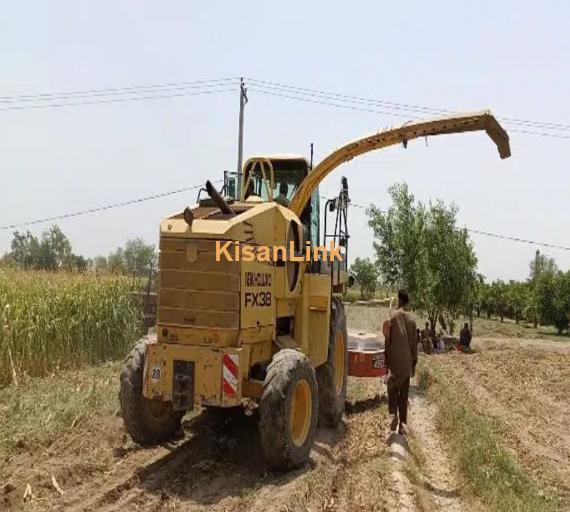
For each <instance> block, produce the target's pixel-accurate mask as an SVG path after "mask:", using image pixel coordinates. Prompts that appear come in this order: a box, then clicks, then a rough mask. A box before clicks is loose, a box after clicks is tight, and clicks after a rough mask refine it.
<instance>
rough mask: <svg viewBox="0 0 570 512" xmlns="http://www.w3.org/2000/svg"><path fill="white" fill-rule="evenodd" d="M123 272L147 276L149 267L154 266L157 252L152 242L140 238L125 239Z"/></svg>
mask: <svg viewBox="0 0 570 512" xmlns="http://www.w3.org/2000/svg"><path fill="white" fill-rule="evenodd" d="M123 261H124V266H125V273H127V274H131V275H135V276H139V277H142V276H148V274H149V269H150V268H155V267H156V262H157V254H156V250H155V248H154V245H152V244H146V243H145V241H144V240H143V239H142V238H135V239H133V240H127V243H126V245H125V249H124V251H123Z"/></svg>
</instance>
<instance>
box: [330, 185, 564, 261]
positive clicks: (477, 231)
mask: <svg viewBox="0 0 570 512" xmlns="http://www.w3.org/2000/svg"><path fill="white" fill-rule="evenodd" d="M320 197H321V199H329V198H328V197H325V196H322V195H321V196H320ZM349 206H354V207H355V208H361V209H364V210H368V209H369V208H370V206H364V205H362V204H356V203H353V202H352V201H351V202H350V203H349ZM380 211H381V212H382V213H385V212H384V211H382V210H380ZM465 229H466V230H467V231H469V232H470V233H474V234H476V235H482V236H488V237H491V238H498V239H501V240H509V241H511V242H518V243H523V244H530V245H537V246H540V247H548V248H549V249H559V250H561V251H570V247H568V246H565V245H557V244H553V243H550V242H537V241H536V240H529V239H526V238H521V237H516V236H510V235H502V234H499V233H491V232H489V231H481V230H480V229H474V228H469V227H467V226H465Z"/></svg>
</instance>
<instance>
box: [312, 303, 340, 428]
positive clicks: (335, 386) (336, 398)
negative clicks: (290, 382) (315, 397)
mask: <svg viewBox="0 0 570 512" xmlns="http://www.w3.org/2000/svg"><path fill="white" fill-rule="evenodd" d="M316 374H317V382H318V385H319V420H320V423H321V424H323V425H326V426H328V427H336V426H338V425H339V423H340V422H341V420H342V415H343V413H344V402H345V400H346V383H347V377H348V334H347V332H346V316H345V313H344V306H343V304H342V302H341V300H340V299H339V298H338V297H333V298H332V302H331V319H330V331H329V351H328V356H327V362H326V363H325V364H323V365H321V366H319V367H318V368H317V371H316Z"/></svg>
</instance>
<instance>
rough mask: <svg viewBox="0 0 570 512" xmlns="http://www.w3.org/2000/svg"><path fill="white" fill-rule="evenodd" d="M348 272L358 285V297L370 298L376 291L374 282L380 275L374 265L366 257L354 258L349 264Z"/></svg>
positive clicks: (375, 282)
mask: <svg viewBox="0 0 570 512" xmlns="http://www.w3.org/2000/svg"><path fill="white" fill-rule="evenodd" d="M350 273H351V274H352V275H353V276H354V280H355V281H356V282H357V283H358V285H359V286H360V298H361V299H362V300H367V299H370V298H371V297H372V296H373V295H374V292H375V291H376V284H377V282H378V277H379V275H380V272H379V271H378V268H377V267H376V265H374V264H373V263H372V262H371V261H370V260H369V259H368V258H365V259H361V258H356V259H355V260H354V263H353V264H352V265H351V266H350Z"/></svg>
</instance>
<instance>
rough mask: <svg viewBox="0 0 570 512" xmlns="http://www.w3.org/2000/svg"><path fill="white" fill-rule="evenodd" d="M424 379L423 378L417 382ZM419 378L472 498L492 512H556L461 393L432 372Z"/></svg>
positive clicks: (550, 500)
mask: <svg viewBox="0 0 570 512" xmlns="http://www.w3.org/2000/svg"><path fill="white" fill-rule="evenodd" d="M424 373H426V374H427V376H426V377H421V376H422V375H423V374H424ZM422 378H423V381H424V384H425V385H426V387H427V388H429V390H428V396H429V398H430V399H431V400H434V401H435V402H436V404H437V406H438V407H437V414H436V421H437V424H438V428H439V429H440V431H441V432H443V433H444V434H445V435H446V438H447V439H448V442H449V444H450V446H451V450H450V453H451V454H452V456H453V457H454V459H455V460H454V462H455V464H456V466H457V468H458V469H459V470H460V471H461V472H462V473H463V474H464V475H465V477H466V480H467V482H468V485H469V487H470V489H471V490H472V491H473V493H474V494H475V495H477V496H478V497H479V498H480V499H481V500H482V501H483V502H484V503H485V504H486V505H487V506H488V507H489V508H490V509H491V510H493V511H500V512H512V511H517V512H547V511H554V510H556V504H557V503H558V499H557V498H554V497H546V496H544V495H542V493H541V492H540V491H539V489H537V487H536V486H535V485H534V484H533V482H532V481H531V480H530V479H529V477H528V476H527V475H526V474H525V473H524V472H523V470H522V469H521V468H520V466H519V465H518V464H517V462H516V461H515V460H514V458H513V456H512V455H511V454H510V453H509V452H508V451H507V449H506V448H505V447H504V446H503V444H502V439H501V436H500V434H499V433H498V432H497V430H498V429H497V428H496V427H494V426H493V424H492V423H491V422H490V421H489V420H488V419H487V418H485V417H484V416H481V415H479V414H477V412H476V410H475V408H474V406H473V403H472V398H471V397H470V396H469V394H468V392H467V391H466V390H465V388H462V387H458V386H456V385H452V383H450V382H448V381H447V380H446V379H445V377H444V376H443V375H442V373H441V372H440V371H438V370H437V369H434V368H429V369H428V368H427V367H425V366H422V367H421V368H419V370H418V380H419V379H422Z"/></svg>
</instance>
